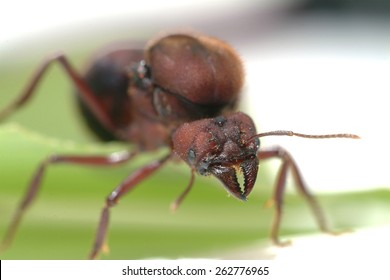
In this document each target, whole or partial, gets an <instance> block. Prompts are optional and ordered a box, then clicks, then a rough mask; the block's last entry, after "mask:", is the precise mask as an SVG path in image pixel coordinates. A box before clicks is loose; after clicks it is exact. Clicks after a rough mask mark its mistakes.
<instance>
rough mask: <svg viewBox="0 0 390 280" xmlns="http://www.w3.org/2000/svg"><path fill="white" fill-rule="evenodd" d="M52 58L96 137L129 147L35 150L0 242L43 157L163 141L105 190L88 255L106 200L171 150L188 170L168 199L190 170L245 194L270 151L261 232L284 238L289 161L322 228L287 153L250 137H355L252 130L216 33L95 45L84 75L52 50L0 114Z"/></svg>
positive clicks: (103, 228) (111, 159)
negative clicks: (270, 207) (104, 49)
mask: <svg viewBox="0 0 390 280" xmlns="http://www.w3.org/2000/svg"><path fill="white" fill-rule="evenodd" d="M52 63H59V64H60V65H61V66H62V67H63V68H64V69H65V72H66V74H67V75H68V76H69V78H70V79H71V81H72V82H73V84H74V85H75V86H76V88H77V98H78V104H79V107H80V110H81V112H82V113H83V115H84V116H85V120H86V122H87V124H88V125H89V127H90V128H91V129H92V131H93V132H95V133H96V135H97V136H99V137H100V138H101V139H102V140H106V141H108V140H116V141H123V142H131V143H133V144H135V145H136V147H137V148H136V149H135V150H132V151H123V152H116V153H113V154H110V155H97V156H90V155H88V156H83V155H53V156H50V157H49V158H47V159H46V160H44V161H43V162H42V164H41V165H40V166H39V167H38V170H37V172H36V174H35V176H34V177H33V178H32V181H31V183H30V185H29V186H28V189H27V193H26V195H25V197H24V199H23V200H22V202H21V204H20V205H19V207H18V208H17V211H16V213H15V216H14V218H13V220H12V223H11V225H10V227H9V229H8V232H7V234H6V236H5V238H4V241H3V243H2V248H3V249H4V248H5V247H6V246H8V245H9V244H10V243H11V241H12V239H13V236H14V235H15V232H16V230H17V227H18V225H19V223H20V221H21V219H22V216H23V213H24V212H25V210H26V209H27V208H28V206H30V205H31V203H32V202H33V201H34V199H35V198H36V195H37V193H38V191H39V190H40V185H41V181H42V178H43V175H44V172H45V170H46V168H47V167H48V166H49V165H51V164H57V163H71V164H79V165H92V166H93V165H96V166H97V165H100V166H108V165H116V164H121V163H125V162H127V161H129V160H130V159H132V158H133V157H134V156H135V155H137V154H138V153H140V152H142V151H151V150H155V149H158V148H160V147H163V146H167V147H169V148H170V153H169V154H168V155H166V156H165V157H163V158H161V159H158V160H156V161H154V162H152V163H150V164H148V165H146V166H144V167H142V168H140V169H139V170H137V171H136V172H134V173H133V174H131V175H130V176H129V177H127V178H126V179H125V180H124V181H123V182H122V183H121V184H120V185H119V186H117V187H116V188H115V189H114V190H113V191H112V192H111V194H110V195H109V196H108V197H107V199H106V202H105V205H104V207H103V210H102V213H101V218H100V223H99V226H98V229H97V233H96V240H95V243H94V246H93V248H92V250H91V253H90V255H89V257H90V258H92V259H94V258H96V257H97V256H98V255H99V253H100V251H101V249H102V246H103V244H104V241H105V237H106V235H107V230H108V222H109V212H110V208H111V207H113V206H114V205H116V204H117V203H118V202H119V200H120V199H121V197H122V196H124V195H125V194H127V193H128V192H129V191H130V190H132V189H133V188H134V187H136V186H137V185H138V183H139V182H140V181H142V180H145V179H146V178H147V177H148V176H150V175H151V174H153V173H154V172H155V171H156V170H158V169H159V168H160V167H161V166H163V165H164V163H166V162H167V161H168V160H169V159H172V158H180V159H182V160H183V161H185V162H186V163H187V164H188V165H189V166H190V168H191V171H192V172H191V180H190V182H189V184H188V186H187V187H186V189H185V190H184V192H183V193H182V194H181V195H180V196H179V197H178V199H177V200H176V201H175V202H174V203H173V204H172V208H173V209H176V208H177V207H178V206H179V205H180V204H181V202H182V201H183V199H184V198H185V196H186V195H187V194H188V192H189V191H190V189H191V187H192V186H193V183H194V178H195V173H199V174H201V175H213V176H215V177H216V178H218V179H219V180H220V181H221V182H222V184H223V186H224V187H225V188H226V189H227V190H228V191H229V192H230V193H231V194H232V195H234V196H235V197H237V198H238V199H241V200H246V199H247V196H248V195H249V194H250V192H251V191H252V189H253V187H254V185H255V182H256V178H257V171H258V166H259V161H260V160H263V159H268V158H280V159H281V160H282V165H281V169H280V173H279V175H278V179H277V184H276V187H275V192H274V197H273V199H274V201H275V206H276V214H275V219H274V223H273V227H272V232H271V237H272V239H273V241H274V242H275V243H276V244H280V245H282V244H284V243H283V242H281V241H280V240H279V227H280V222H281V212H282V207H283V202H282V199H283V195H284V189H285V184H286V176H287V172H288V170H291V171H292V175H293V176H294V178H295V181H296V183H297V187H298V188H299V190H300V193H301V194H302V195H303V196H304V198H305V199H306V200H307V201H308V203H309V204H310V206H311V207H312V209H313V211H314V214H315V217H316V219H317V221H318V224H319V226H320V228H321V230H323V231H325V232H331V231H330V229H329V228H328V226H327V223H326V221H325V219H324V217H323V214H322V212H321V209H320V207H319V205H318V203H317V201H316V200H315V198H314V197H313V196H312V195H311V194H310V193H309V191H308V189H307V187H306V185H305V183H304V181H303V179H302V176H301V174H300V172H299V169H298V167H297V165H296V163H295V162H294V160H293V158H292V157H291V156H290V154H289V153H288V152H287V151H285V150H284V149H283V148H280V147H275V148H267V149H263V148H262V149H260V141H259V138H260V137H263V136H268V135H288V136H293V135H295V136H299V137H307V138H341V137H343V138H358V137H357V136H356V135H353V134H330V135H305V134H300V133H294V132H291V131H273V132H267V133H260V134H257V132H256V128H255V125H254V123H253V121H252V119H251V118H250V117H249V116H248V115H246V114H244V113H241V112H234V108H235V106H236V104H237V101H238V99H239V95H240V92H241V89H242V86H243V81H244V77H243V75H244V74H243V66H242V62H241V60H240V58H239V56H238V55H237V54H236V52H235V51H234V50H233V48H232V47H230V46H229V45H228V44H226V43H225V42H223V41H220V40H218V39H215V38H212V37H208V36H204V35H200V34H197V35H196V34H172V35H166V36H162V37H158V38H156V39H154V40H152V41H151V42H150V43H148V45H147V46H146V48H145V51H143V50H140V49H120V50H115V51H111V52H109V53H105V54H103V55H101V56H99V57H97V58H95V59H94V60H93V63H92V64H91V66H90V68H89V70H88V71H87V72H86V73H85V74H84V75H80V74H79V73H78V72H77V71H76V70H75V69H74V68H73V67H72V66H71V64H70V62H69V60H68V59H67V58H66V57H65V56H64V55H63V54H59V55H56V56H54V57H51V58H49V59H47V60H46V61H45V62H44V63H43V64H42V65H41V67H40V68H39V69H38V70H37V71H36V73H35V74H34V76H33V77H32V79H31V81H30V82H29V83H28V84H27V87H26V89H25V90H24V91H23V92H22V93H21V95H20V96H19V97H18V98H17V99H16V101H15V102H14V103H12V104H11V105H9V106H8V107H6V108H5V109H4V110H3V111H1V112H0V119H1V120H2V119H5V118H6V117H7V116H8V115H9V114H11V113H13V112H14V111H15V110H16V109H18V108H19V107H21V106H22V105H24V104H25V103H26V102H27V101H29V100H30V98H31V97H32V96H33V94H34V93H35V92H36V91H35V90H36V87H37V86H38V84H39V82H40V81H41V79H42V77H43V76H44V75H45V73H46V71H47V70H48V69H49V66H50V65H51V64H52ZM237 172H241V173H242V176H243V178H244V182H243V186H240V184H239V182H238V179H237Z"/></svg>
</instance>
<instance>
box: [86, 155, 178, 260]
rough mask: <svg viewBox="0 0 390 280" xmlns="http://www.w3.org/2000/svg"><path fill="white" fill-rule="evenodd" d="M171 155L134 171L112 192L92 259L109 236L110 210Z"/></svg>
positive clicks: (98, 232) (103, 211) (101, 221)
mask: <svg viewBox="0 0 390 280" xmlns="http://www.w3.org/2000/svg"><path fill="white" fill-rule="evenodd" d="M170 156H171V155H167V156H165V157H164V158H162V159H160V160H156V161H154V162H152V163H150V164H148V165H146V166H144V167H142V168H140V169H138V170H137V171H135V172H134V173H132V174H131V175H130V176H129V177H127V178H126V179H125V180H124V181H123V182H122V183H121V184H120V185H119V186H118V187H117V188H116V189H115V190H114V191H112V192H111V194H110V195H109V196H108V197H107V199H106V203H105V205H104V207H103V210H102V213H101V216H100V222H99V226H98V229H97V233H96V239H95V243H94V246H93V248H92V251H91V253H90V255H89V258H90V259H96V258H97V257H98V255H99V253H100V252H101V250H102V247H103V245H104V242H105V240H106V236H107V230H108V221H109V218H110V213H109V210H110V208H111V207H113V206H115V205H116V204H117V203H118V201H119V199H120V198H121V197H122V196H124V195H125V194H127V193H128V192H129V191H131V190H132V189H133V188H134V187H136V186H137V185H138V184H139V183H140V182H141V181H143V180H145V179H146V178H147V177H149V176H150V175H152V174H153V173H154V172H155V171H157V170H158V169H159V168H160V167H161V166H163V164H164V163H165V162H166V161H167V160H168V159H169V158H170Z"/></svg>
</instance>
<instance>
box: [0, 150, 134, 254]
mask: <svg viewBox="0 0 390 280" xmlns="http://www.w3.org/2000/svg"><path fill="white" fill-rule="evenodd" d="M136 154H137V152H128V151H122V152H115V153H112V154H109V155H107V156H92V155H87V156H74V155H53V156H50V157H49V158H48V159H46V160H45V161H43V162H42V163H41V165H40V166H39V167H38V169H37V171H36V173H35V175H34V177H33V178H32V180H31V182H30V184H29V186H28V188H27V192H26V194H25V196H24V198H23V200H22V201H21V203H20V204H19V207H18V208H17V210H16V212H15V214H14V216H13V218H12V221H11V224H10V226H9V228H8V230H7V233H6V235H5V237H4V239H3V242H2V243H1V245H0V251H3V250H5V249H6V248H7V247H9V245H10V244H11V243H12V240H13V238H14V236H15V233H16V231H17V229H18V226H19V224H20V222H21V220H22V217H23V215H24V213H25V212H26V210H27V208H28V207H29V206H30V205H31V204H32V202H33V201H34V200H35V198H36V197H37V194H38V192H39V191H40V187H41V185H42V184H41V182H42V179H43V175H44V173H45V171H46V168H47V167H48V166H49V165H52V164H57V163H71V164H77V165H88V166H110V165H117V164H122V163H125V162H127V161H129V160H130V159H131V158H133V157H134V156H135V155H136Z"/></svg>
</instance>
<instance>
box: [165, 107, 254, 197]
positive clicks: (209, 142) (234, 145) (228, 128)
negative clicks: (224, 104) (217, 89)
mask: <svg viewBox="0 0 390 280" xmlns="http://www.w3.org/2000/svg"><path fill="white" fill-rule="evenodd" d="M254 135H256V129H255V126H254V124H253V121H252V119H251V118H250V117H249V116H247V115H246V114H244V113H241V112H238V113H234V114H231V115H227V116H219V117H216V118H212V119H202V120H198V121H194V122H191V123H185V124H183V125H182V126H180V127H179V128H178V129H177V130H176V131H175V133H174V135H173V138H172V140H173V150H174V152H176V153H177V154H178V155H179V157H180V158H181V159H182V160H184V161H185V162H187V163H188V164H189V165H190V167H191V168H193V169H194V170H196V171H197V172H198V173H199V174H201V175H214V176H215V177H217V178H218V179H219V180H220V181H221V182H222V183H223V184H224V186H225V187H226V189H227V190H228V191H229V192H230V193H232V194H233V195H234V196H235V197H237V198H239V199H243V200H245V199H246V197H247V196H248V195H249V193H250V192H251V190H252V189H253V186H254V184H255V182H256V177H257V171H258V164H259V161H258V159H257V150H258V149H259V146H260V142H259V139H258V138H256V137H255V138H253V136H254ZM237 172H242V174H243V178H244V182H243V186H240V183H239V182H238V179H237Z"/></svg>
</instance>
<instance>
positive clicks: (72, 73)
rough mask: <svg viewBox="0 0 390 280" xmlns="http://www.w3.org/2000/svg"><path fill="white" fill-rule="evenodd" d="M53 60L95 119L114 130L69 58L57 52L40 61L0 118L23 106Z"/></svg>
mask: <svg viewBox="0 0 390 280" xmlns="http://www.w3.org/2000/svg"><path fill="white" fill-rule="evenodd" d="M54 62H58V63H60V65H61V66H62V67H63V68H64V70H65V72H66V74H67V75H68V76H69V78H71V80H72V82H73V83H74V85H75V86H76V87H77V89H78V90H79V91H80V94H81V97H82V98H83V99H84V101H85V103H86V104H87V105H88V106H89V108H90V109H91V110H92V112H93V113H94V115H95V116H96V117H97V119H98V120H99V121H100V122H101V123H102V124H103V126H105V128H107V129H108V130H109V131H115V126H114V124H113V123H112V121H111V120H110V118H109V116H108V115H107V114H106V113H105V111H104V110H102V109H101V107H100V106H99V102H98V100H97V98H96V95H94V93H93V91H92V89H91V88H90V87H89V86H88V84H87V83H86V82H85V81H84V79H83V78H82V77H81V75H80V74H79V73H78V72H77V71H76V70H75V69H74V67H73V66H72V65H71V64H70V62H69V60H68V59H67V58H66V57H65V55H64V54H57V55H55V56H53V57H50V58H48V59H46V60H45V61H44V62H43V63H42V65H41V66H40V67H39V69H38V70H37V71H36V72H35V73H34V75H33V77H32V78H31V80H30V82H29V83H28V84H27V86H26V88H25V89H24V90H23V91H22V93H21V94H20V96H18V98H17V99H16V100H14V102H13V103H11V104H10V105H8V107H6V108H4V109H3V110H2V111H0V120H3V119H5V118H7V117H8V116H9V115H10V114H12V113H13V112H14V111H15V110H17V109H18V108H19V107H21V106H23V105H24V104H26V103H27V101H29V100H30V98H31V97H32V96H33V95H34V93H35V92H36V88H37V86H38V84H39V83H40V81H41V80H42V78H43V77H44V75H45V73H46V71H47V70H48V69H49V67H50V66H51V65H52V64H53V63H54Z"/></svg>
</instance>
